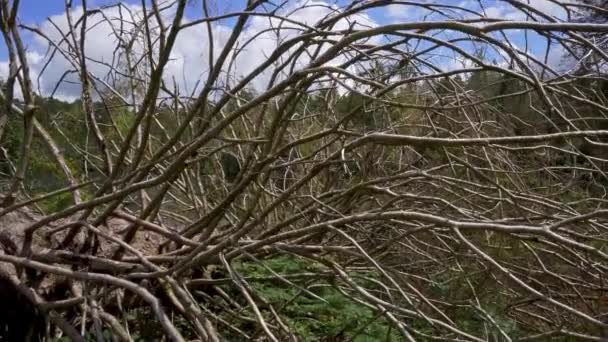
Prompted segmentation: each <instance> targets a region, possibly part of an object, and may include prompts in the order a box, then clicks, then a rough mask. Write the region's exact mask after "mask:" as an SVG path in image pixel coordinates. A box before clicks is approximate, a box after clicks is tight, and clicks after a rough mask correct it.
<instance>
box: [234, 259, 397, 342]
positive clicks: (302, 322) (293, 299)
mask: <svg viewBox="0 0 608 342" xmlns="http://www.w3.org/2000/svg"><path fill="white" fill-rule="evenodd" d="M263 263H264V265H265V266H266V267H264V266H263V265H261V264H259V263H254V262H249V261H247V262H245V261H235V262H234V269H235V270H236V271H237V272H239V274H240V275H241V276H243V277H246V278H247V277H255V278H268V277H271V276H272V273H271V272H270V271H269V270H268V268H269V269H271V270H273V271H274V272H276V273H279V274H285V275H289V274H297V273H305V272H311V271H316V272H319V271H322V270H323V266H322V265H321V264H318V263H314V262H310V261H307V260H304V259H300V258H295V257H290V256H277V257H273V258H269V259H266V260H264V261H263ZM359 276H368V277H375V274H373V273H367V274H359ZM250 283H251V284H252V286H253V288H254V289H255V291H256V293H257V294H258V295H259V296H261V297H262V298H264V299H265V300H266V301H267V302H268V303H269V304H271V305H273V306H274V307H275V308H276V309H277V310H279V309H280V310H281V313H282V315H283V317H287V318H286V323H288V325H289V326H290V327H291V329H293V333H294V334H296V335H297V336H298V337H299V338H300V339H301V340H302V341H319V340H323V339H330V340H331V339H332V338H339V337H340V338H346V337H351V338H353V340H354V341H399V340H400V338H399V336H398V335H396V331H395V330H394V329H391V326H390V324H389V323H388V322H387V321H386V320H385V319H384V317H382V316H380V317H376V316H377V314H376V313H375V312H374V311H373V310H372V309H370V308H368V307H366V306H363V305H361V304H358V303H356V302H354V301H352V300H351V299H350V298H348V297H346V296H344V295H343V294H342V293H340V291H338V290H337V289H336V288H335V287H334V286H335V285H331V284H320V283H319V282H318V281H316V282H315V286H306V284H300V286H301V287H303V288H307V289H308V290H309V291H311V292H313V293H314V294H316V295H317V296H319V297H320V298H322V299H323V300H319V299H318V298H314V297H312V296H309V295H307V294H305V293H303V292H302V291H300V290H299V289H297V288H295V287H293V286H287V285H284V284H282V283H278V282H267V281H251V282H250ZM365 285H366V286H369V285H370V284H368V283H366V284H365ZM268 317H269V318H270V315H268Z"/></svg>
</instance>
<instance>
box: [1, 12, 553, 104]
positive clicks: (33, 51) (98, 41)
mask: <svg viewBox="0 0 608 342" xmlns="http://www.w3.org/2000/svg"><path fill="white" fill-rule="evenodd" d="M245 1H246V0H229V1H222V0H212V1H211V2H212V3H214V5H213V7H212V8H211V11H212V13H226V12H231V11H237V10H239V9H242V8H243V6H244V4H245ZM305 1H316V2H322V1H324V2H327V3H329V2H333V0H289V2H288V5H287V6H288V7H291V8H292V9H295V8H298V4H301V3H302V2H305ZM420 1H421V2H424V1H427V2H434V3H442V4H447V5H465V6H466V7H467V8H469V9H475V10H479V9H480V8H479V6H478V2H477V0H433V1H431V0H420ZM87 2H88V7H89V8H96V7H99V6H103V5H108V4H113V3H116V0H88V1H87ZM146 2H147V3H148V4H149V3H150V0H146ZM161 2H162V0H161ZM345 2H346V1H345V0H339V3H340V4H344V3H345ZM122 3H123V4H133V5H139V4H140V3H141V0H129V1H122ZM482 3H483V5H484V6H485V8H486V10H487V15H488V16H489V17H493V18H499V19H513V20H524V19H525V18H524V17H522V16H521V13H518V12H517V11H515V10H514V9H513V8H512V7H510V6H508V5H506V4H505V3H504V2H502V1H498V0H483V1H482ZM533 3H534V5H535V7H536V8H538V9H541V10H544V11H547V12H548V13H551V14H553V15H557V16H559V15H560V12H561V11H560V10H559V8H557V9H556V8H555V6H552V5H551V2H550V1H548V0H533ZM79 5H80V0H74V7H77V6H79ZM302 12H305V13H302ZM366 14H367V15H368V18H367V19H365V18H364V19H365V20H368V21H369V22H371V23H373V24H374V25H383V24H390V23H395V22H411V21H416V20H445V19H446V18H445V17H439V16H435V17H431V18H425V17H424V16H425V14H428V12H426V13H425V11H423V10H421V9H412V8H411V7H410V8H408V9H407V10H406V9H405V8H404V7H401V6H394V5H393V6H389V7H385V8H382V9H376V10H373V11H370V12H368V13H366ZM49 16H55V17H54V19H55V21H57V22H60V21H61V20H64V18H65V17H64V0H21V6H20V11H19V18H20V21H21V22H22V23H25V24H27V25H33V26H40V27H41V28H42V29H43V30H45V32H48V33H52V32H53V31H54V28H53V27H52V26H50V25H49V24H48V22H46V18H47V17H49ZM201 16H202V11H201V6H200V0H194V1H192V2H191V5H189V6H188V7H187V12H186V17H187V18H188V19H196V18H200V17H201ZM319 16H321V17H322V16H323V15H322V13H321V14H319V13H318V12H315V11H308V12H306V11H300V12H298V13H297V14H296V17H297V20H302V21H307V22H309V23H312V22H314V21H316V20H318V19H319V18H320V17H319ZM264 20H267V19H262V18H260V17H258V18H257V19H256V18H253V19H251V20H250V27H251V30H252V32H253V31H255V30H256V29H257V30H258V31H260V30H263V29H265V27H264V24H263V23H262V22H263V21H264ZM91 22H93V21H91ZM90 25H93V24H90ZM217 30H218V32H217V33H218V34H217V36H218V37H221V36H222V33H223V35H224V36H227V32H229V31H230V22H228V21H227V22H223V23H221V25H220V24H219V23H218V27H217ZM110 33H111V32H107V30H106V31H104V30H101V29H100V30H97V31H95V32H93V31H92V32H91V34H89V36H88V38H87V54H89V53H90V54H92V56H91V57H92V58H94V59H96V60H106V61H107V60H108V59H111V58H112V57H111V55H108V51H112V50H113V44H114V43H113V42H111V41H109V39H108V36H110ZM508 37H509V39H511V40H512V42H513V43H514V44H516V45H517V46H518V47H519V48H521V49H524V47H525V45H524V35H523V31H519V32H509V33H508ZM444 38H445V37H444ZM452 38H453V37H452ZM529 38H530V40H529V48H530V51H532V53H533V54H534V55H536V56H542V55H543V53H544V51H545V48H546V40H545V39H544V38H540V37H538V36H536V35H535V34H532V33H530V35H529ZM23 39H24V41H25V44H26V48H27V49H28V52H29V53H30V57H31V58H32V62H31V63H30V64H31V66H32V70H33V72H35V73H36V72H38V71H40V69H41V68H42V67H43V65H44V57H45V54H46V44H45V42H43V41H42V40H41V39H39V38H38V39H34V37H33V36H32V35H30V34H28V33H27V32H24V33H23ZM206 39H207V37H206V34H204V28H203V27H202V26H197V27H196V28H193V29H188V30H185V31H182V32H181V33H180V42H179V43H178V44H177V46H176V49H175V54H174V56H172V57H173V59H174V60H175V61H174V62H173V64H172V65H171V66H170V68H173V69H171V70H173V72H172V73H171V72H169V74H171V75H172V77H177V78H181V79H182V80H183V85H184V87H192V86H193V85H194V84H195V83H196V81H198V80H199V79H200V77H201V75H203V74H204V72H205V70H204V69H205V68H204V66H201V63H200V61H201V60H205V58H203V55H204V54H205V47H204V46H205V44H206V42H205V40H206ZM499 39H502V38H499ZM221 42H222V40H221V39H220V41H219V42H218V44H216V45H221ZM462 46H463V47H464V48H465V49H467V50H469V51H472V50H473V49H472V45H471V44H462ZM256 48H257V49H258V50H259V51H249V52H248V54H245V57H246V58H244V59H243V61H244V64H246V65H245V66H244V67H243V69H244V71H245V72H246V71H247V70H249V69H250V68H253V67H255V66H256V65H257V63H259V62H261V61H262V60H263V59H264V54H265V53H268V52H269V51H272V45H271V44H270V45H268V42H265V41H260V42H259V43H256V44H255V45H254V46H253V48H252V49H253V50H255V49H256ZM439 52H442V51H439ZM559 57H560V51H559V50H555V51H554V52H553V53H552V56H551V59H552V60H553V63H555V62H556V61H559V59H560V58H559ZM437 58H438V59H441V58H444V57H441V56H439V57H437ZM490 58H491V59H497V60H498V62H499V63H500V62H501V61H500V59H501V57H500V55H495V56H491V57H490ZM6 59H7V56H6V49H5V47H4V44H2V43H0V73H1V72H3V71H4V70H6ZM450 59H451V58H450V56H446V57H445V60H446V61H445V62H441V61H440V62H437V63H439V64H441V65H443V66H444V67H446V68H455V67H463V66H465V65H464V64H463V65H455V64H454V63H456V64H458V63H460V62H458V61H456V60H452V61H450ZM491 59H490V60H491ZM503 62H504V59H503ZM450 63H452V65H449V64H450ZM3 65H4V66H3ZM91 68H92V69H93V70H95V66H92V67H91ZM67 69H69V63H67V62H66V61H63V62H62V61H58V62H57V63H54V64H53V65H52V66H51V68H48V70H46V71H45V73H44V75H43V77H40V78H36V77H33V78H36V80H37V81H38V82H39V85H38V86H39V89H40V92H42V93H44V92H48V91H50V90H49V89H53V88H54V87H53V86H52V84H54V82H56V81H57V80H58V78H59V77H60V75H61V74H63V72H65V70H67ZM96 70H97V71H98V72H100V73H103V68H98V69H96ZM1 76H2V75H1V74H0V77H1ZM36 76H37V75H36ZM60 90H61V92H63V96H64V97H70V96H71V95H73V94H77V86H74V85H72V86H69V85H66V86H65V87H63V88H62V89H60Z"/></svg>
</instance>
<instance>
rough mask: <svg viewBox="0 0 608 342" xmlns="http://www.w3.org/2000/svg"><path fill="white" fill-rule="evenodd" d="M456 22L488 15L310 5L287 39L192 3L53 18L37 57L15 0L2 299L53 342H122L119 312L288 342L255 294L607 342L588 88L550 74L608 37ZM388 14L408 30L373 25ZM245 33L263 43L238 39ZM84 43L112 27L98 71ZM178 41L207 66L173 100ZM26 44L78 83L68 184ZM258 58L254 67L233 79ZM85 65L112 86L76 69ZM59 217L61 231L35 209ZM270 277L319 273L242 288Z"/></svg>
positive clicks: (601, 141)
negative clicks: (80, 167)
mask: <svg viewBox="0 0 608 342" xmlns="http://www.w3.org/2000/svg"><path fill="white" fill-rule="evenodd" d="M472 3H475V4H477V5H476V6H481V7H479V8H481V10H472V9H470V8H465V7H460V6H457V5H454V4H445V3H444V2H441V1H437V2H418V1H365V0H361V1H352V2H349V3H348V4H346V5H339V4H333V5H330V4H326V3H323V2H320V1H310V2H306V1H303V2H298V3H297V6H296V7H299V9H298V10H301V9H302V8H304V7H306V8H312V9H315V10H319V13H323V16H322V17H319V18H314V20H313V21H304V20H302V19H298V16H297V15H294V12H295V11H296V9H295V7H294V4H293V3H290V2H285V3H283V4H281V5H277V3H273V2H268V1H262V0H249V1H248V2H247V4H246V5H244V7H243V8H241V9H234V8H231V9H229V10H227V11H223V10H222V6H221V4H219V3H212V2H211V1H207V0H202V1H199V2H197V1H190V2H189V1H186V0H171V1H158V0H151V1H144V0H142V1H141V6H139V7H138V9H135V8H134V7H130V6H126V5H123V4H116V5H108V6H106V7H103V8H89V7H87V1H85V0H82V2H81V3H79V4H78V5H79V6H81V7H79V8H74V6H76V4H72V1H71V0H66V1H65V16H66V17H65V20H66V22H67V26H66V27H62V26H61V25H59V24H57V23H54V22H52V21H51V23H53V25H54V27H55V28H56V32H52V33H51V32H47V31H44V30H41V29H40V28H39V27H34V26H28V25H26V24H24V23H21V22H20V21H19V13H20V10H23V9H20V8H19V1H18V0H12V1H10V0H1V1H0V4H1V6H0V14H1V16H0V17H1V29H2V34H3V38H4V42H5V45H6V49H7V51H8V58H9V60H8V64H9V74H8V75H7V76H6V78H5V80H4V88H3V89H2V103H3V105H2V109H1V112H0V137H1V136H2V135H5V134H6V133H7V132H6V130H5V127H6V122H7V120H8V119H9V118H11V117H18V118H20V119H22V120H23V124H24V129H23V138H22V139H20V147H19V151H20V152H19V154H18V156H19V157H18V159H16V160H9V162H10V164H11V165H12V168H11V171H10V172H11V175H10V177H9V179H8V180H6V182H5V183H6V189H5V192H4V195H3V197H2V199H1V202H2V207H0V247H1V248H0V251H2V253H0V266H1V271H2V279H3V283H7V284H10V285H11V286H12V288H14V290H15V291H16V292H17V293H19V294H20V296H23V297H24V298H26V300H27V302H28V303H30V305H32V306H33V307H35V308H36V309H37V310H38V311H39V312H40V313H41V315H42V316H43V317H44V319H45V323H46V325H47V329H46V330H45V338H46V339H48V340H53V339H54V338H56V337H58V336H61V335H65V336H68V337H69V338H70V339H72V340H74V341H83V340H84V337H83V332H84V331H93V332H94V335H95V336H96V339H97V340H98V341H102V340H104V335H103V334H102V331H104V330H109V331H111V332H112V336H113V338H114V339H116V340H131V339H132V338H133V336H132V333H133V332H132V331H131V328H130V326H129V324H128V322H127V319H126V315H127V312H126V311H127V310H126V308H127V307H130V308H132V307H135V306H136V307H139V308H142V309H143V310H147V312H149V313H151V314H152V315H153V316H154V317H155V318H156V319H157V320H158V322H159V323H160V325H161V326H162V329H163V334H164V335H165V336H166V338H167V339H168V340H173V341H184V340H186V339H189V338H190V339H198V340H201V341H222V340H225V339H226V336H227V334H233V335H236V336H240V338H241V340H264V341H266V340H269V341H288V340H289V341H291V340H293V341H296V340H300V339H301V338H302V337H301V336H298V332H297V330H296V328H295V326H294V320H292V319H291V318H290V316H289V312H287V311H286V310H285V309H284V307H283V306H278V305H275V304H274V303H272V302H270V301H268V300H267V299H265V298H264V296H263V294H261V293H259V291H258V289H259V287H258V286H257V285H258V284H260V283H273V284H279V286H283V287H286V288H288V287H291V288H293V289H295V290H297V291H296V293H297V295H296V297H297V296H307V297H310V298H312V299H316V300H319V301H322V300H323V299H322V298H319V296H317V295H316V294H315V289H316V288H319V287H323V286H326V287H332V288H334V289H336V290H337V291H339V292H340V293H341V294H342V295H344V296H345V297H346V298H348V300H350V301H352V303H353V304H354V305H358V306H361V307H364V308H366V310H371V311H372V312H374V314H375V315H376V317H375V318H373V319H372V320H370V321H369V322H368V323H367V324H372V323H373V321H375V320H384V321H386V322H388V325H389V326H390V327H391V329H393V331H396V332H397V333H398V334H399V336H400V337H399V338H400V339H401V340H407V341H415V340H435V339H436V340H452V341H454V340H458V341H464V340H466V341H469V340H471V341H487V340H496V341H511V340H522V341H523V340H547V339H548V338H551V337H555V336H562V337H571V338H574V339H580V340H591V341H600V340H602V339H603V338H606V337H607V336H608V335H607V333H608V329H607V328H608V323H606V322H607V321H606V318H605V315H606V314H607V313H608V297H607V296H606V295H607V291H608V286H607V285H606V284H605V281H606V280H605V276H606V274H607V273H608V251H607V250H606V241H607V240H606V239H608V227H607V224H608V210H607V209H606V184H608V176H607V175H606V165H608V164H606V163H607V162H608V156H607V155H606V152H605V151H606V148H608V145H607V144H608V141H607V140H606V138H607V137H608V130H604V129H603V127H604V126H602V125H600V124H598V122H602V120H606V119H607V118H608V117H607V116H606V115H607V114H608V101H607V98H606V95H607V93H606V91H605V90H606V89H607V88H606V86H605V85H604V86H603V87H604V88H603V90H602V88H601V86H598V85H600V84H606V83H602V82H606V81H607V80H606V75H605V71H606V70H605V69H602V68H595V69H594V70H592V71H590V72H588V73H585V74H584V75H581V74H580V73H574V72H573V71H574V70H578V68H576V67H568V68H557V67H556V66H555V65H554V64H552V63H551V60H550V58H551V54H552V51H554V50H556V51H564V52H563V53H565V54H568V53H571V54H572V55H573V56H577V54H575V53H574V52H573V51H575V50H576V51H582V50H584V51H589V52H590V53H591V52H592V55H593V58H595V59H596V60H603V61H604V62H607V61H608V55H607V53H606V51H605V50H603V49H601V48H598V46H600V45H598V39H604V41H605V38H606V37H608V36H607V32H608V24H597V23H585V22H580V20H578V21H574V20H571V19H572V18H574V17H575V13H576V12H577V11H581V10H582V9H584V11H591V10H596V11H605V9H601V8H590V7H589V6H586V7H585V5H581V4H578V3H572V2H570V1H568V2H566V1H557V0H555V1H553V0H551V1H548V3H550V4H551V6H552V8H553V9H554V10H560V11H561V12H562V14H563V15H561V16H557V15H555V14H554V13H553V12H551V13H550V12H548V11H544V10H542V9H540V8H538V7H536V6H535V5H534V4H533V2H526V1H519V0H508V1H504V2H503V3H501V6H505V8H508V9H509V11H511V13H515V14H516V15H514V16H513V18H514V19H513V20H511V19H509V18H502V17H501V18H497V17H493V16H492V14H491V13H492V12H491V11H490V10H489V9H487V8H484V7H483V6H484V5H483V2H479V3H477V2H474V1H472ZM581 6H582V7H581ZM383 10H391V11H402V12H404V13H406V12H415V11H418V12H419V13H422V14H421V17H420V18H426V19H425V20H416V21H407V20H405V19H404V20H400V21H395V22H392V23H374V22H373V21H370V20H369V13H372V12H374V11H383ZM187 11H189V12H188V13H190V12H196V13H198V17H197V18H191V15H188V16H187V15H186V14H185V13H186V12H187ZM577 18H578V17H577ZM254 20H264V21H266V22H267V23H268V25H267V28H266V29H265V30H263V31H260V32H255V34H251V33H250V31H248V26H249V25H251V22H252V21H254ZM225 22H229V23H230V25H229V27H230V31H229V32H228V33H226V32H225V31H222V32H219V31H220V30H219V29H218V26H217V24H218V23H225ZM96 25H107V26H108V27H110V28H111V31H112V37H111V39H112V41H115V50H114V51H113V55H114V56H115V57H116V58H114V59H113V60H112V61H99V60H95V59H93V58H91V56H90V55H89V54H88V49H89V48H90V46H89V45H90V43H89V42H90V41H89V40H87V36H88V34H89V30H90V29H91V27H94V26H96ZM224 27H225V26H224ZM187 30H199V31H200V32H204V35H205V36H206V43H205V47H206V48H207V49H208V50H207V51H206V52H205V54H204V56H202V57H201V60H200V61H199V62H200V63H204V64H205V65H207V66H208V67H207V70H206V72H205V74H203V75H202V76H201V77H200V82H199V83H197V87H196V88H195V89H189V90H187V89H184V87H180V86H179V84H180V81H179V80H176V79H171V78H170V77H167V74H168V72H167V69H168V65H170V64H171V63H172V61H173V59H174V58H175V56H174V54H173V52H174V48H175V44H176V42H177V41H178V39H179V37H180V35H182V34H184V32H185V31H187ZM515 30H519V31H520V32H523V33H522V36H523V37H524V38H525V40H524V41H523V43H522V42H521V41H517V42H515V41H513V38H512V35H511V33H512V32H514V31H515ZM25 32H27V34H33V35H35V36H37V38H38V39H41V40H44V41H46V42H47V43H48V46H49V50H48V52H47V56H46V57H45V60H46V61H47V62H46V63H48V64H47V65H52V63H53V62H54V61H56V60H58V59H62V60H64V61H66V62H67V63H68V65H69V66H70V69H69V70H68V71H66V74H65V75H64V76H65V77H62V78H61V79H60V80H59V83H65V82H66V79H68V78H70V77H72V78H74V76H75V79H77V82H76V83H77V84H78V86H79V87H80V88H79V89H80V99H81V104H82V106H81V111H82V120H83V124H84V125H86V127H87V129H88V131H89V132H90V137H91V141H90V143H88V142H87V144H85V145H83V146H78V143H76V142H74V143H73V144H72V147H73V150H74V151H77V152H78V153H79V154H80V156H81V159H82V162H83V163H84V164H87V165H89V167H87V168H85V172H77V171H76V170H75V169H74V167H73V166H72V165H70V162H69V161H68V158H67V157H66V156H65V153H66V152H65V148H61V147H60V144H59V143H58V142H57V138H56V137H57V136H60V135H61V136H64V137H65V138H66V140H68V141H70V138H73V137H71V136H70V132H63V131H61V129H60V128H59V127H58V126H56V125H51V126H48V125H47V126H45V125H44V124H42V123H41V122H40V120H39V119H38V115H39V112H40V109H41V107H40V105H39V104H38V103H37V101H39V100H40V98H39V97H38V95H41V94H38V93H37V90H36V80H35V79H33V77H35V76H34V75H33V73H32V72H31V68H30V66H29V64H28V63H29V61H28V56H27V51H26V47H25V46H24V43H23V41H22V38H21V36H22V35H23V34H24V33H25ZM590 33H592V34H593V35H592V36H593V37H596V38H594V40H590V39H587V38H585V37H589V36H590V35H589V34H590ZM220 35H223V36H222V37H223V38H221V39H220V37H219V36H220ZM531 36H535V37H537V38H536V40H534V42H533V41H532V38H530V37H531ZM269 37H271V38H273V39H274V40H273V41H274V45H273V47H272V49H271V51H270V53H268V54H267V55H266V56H265V58H264V59H263V60H261V61H248V60H245V59H243V57H242V56H243V55H244V54H246V52H247V51H248V49H251V48H253V47H255V45H256V44H260V41H261V40H268V39H269ZM597 37H600V38H597ZM602 37H603V38H602ZM529 39H530V40H529ZM538 41H544V42H547V44H548V46H547V48H546V49H545V50H544V51H546V53H544V54H542V55H538V54H537V53H536V52H535V51H537V50H535V49H534V46H532V45H533V44H538ZM218 42H221V44H220V43H218ZM481 52H483V53H481ZM491 56H494V57H491ZM583 58H587V57H583ZM492 59H498V60H497V61H496V62H494V61H492ZM578 62H581V63H583V62H584V61H583V60H582V59H579V61H578ZM244 63H259V65H253V66H251V65H247V66H244V65H243V64H244ZM99 65H103V67H104V68H105V70H106V72H107V73H106V74H105V75H100V74H99V73H96V72H93V71H91V70H93V69H92V68H94V67H95V66H99ZM49 68H50V67H49ZM47 70H48V69H47V66H45V67H44V68H43V69H42V70H40V74H42V75H44V73H45V72H47ZM96 70H98V69H96ZM476 77H477V78H478V79H480V80H481V81H479V82H478V84H473V83H474V80H475V79H476ZM59 87H61V84H58V85H57V88H59ZM17 89H18V92H17V91H16V90H17ZM497 89H498V90H497ZM17 93H19V94H21V95H19V96H18V95H17ZM98 104H103V105H104V106H106V107H107V108H109V109H108V110H105V111H102V110H101V109H100V106H99V105H98ZM116 108H118V109H120V115H122V117H121V120H123V121H120V122H119V118H118V115H119V114H117V113H118V112H119V110H117V109H116ZM125 117H126V118H127V119H126V120H125V119H124V118H125ZM125 122H126V123H127V124H126V125H125V124H124V123H125ZM168 125H170V126H171V127H168ZM35 141H40V142H42V144H41V145H40V146H44V147H45V149H46V150H37V149H35V148H33V147H32V146H34V145H33V143H34V142H35ZM36 146H38V145H36ZM36 154H48V155H49V156H51V158H52V160H53V161H54V163H56V165H57V167H58V169H59V170H61V172H62V174H63V177H64V180H65V186H64V187H62V188H58V189H55V190H54V191H52V192H48V193H42V194H40V193H37V194H32V193H30V192H28V189H27V188H26V187H24V186H23V184H24V182H25V181H26V176H27V171H28V168H29V167H31V166H30V165H31V163H30V161H31V160H32V158H33V157H34V156H35V155H36ZM5 155H6V153H5ZM8 159H10V158H8ZM89 169H90V170H92V171H88V170H89ZM64 194H71V201H72V203H71V204H70V205H68V206H67V207H65V208H62V209H60V210H56V211H53V212H39V211H38V210H37V209H36V204H38V203H40V202H41V201H45V200H48V199H53V198H58V197H59V196H61V195H64ZM84 194H87V195H86V196H85V195H84ZM276 256H290V257H294V258H298V259H301V260H305V261H306V262H308V263H310V264H314V265H315V267H313V268H311V269H310V271H307V272H304V273H297V274H282V273H279V272H275V271H272V270H271V271H272V272H271V276H269V277H262V278H260V277H256V276H248V275H246V274H243V272H242V269H240V268H239V267H238V265H239V263H241V264H242V262H243V261H247V262H251V263H254V264H258V265H261V266H262V267H266V266H265V265H266V263H267V260H269V259H270V258H272V257H276ZM217 274H220V276H217ZM59 288H61V290H60V289H59ZM226 288H230V289H232V291H233V292H232V293H234V296H238V300H236V298H233V297H231V295H230V294H227V293H226V291H225V289H226ZM212 292H213V294H214V295H212V294H211V293H212ZM327 305H331V304H330V303H327ZM463 315H467V317H468V318H467V320H464V319H462V317H463ZM226 317H230V319H229V320H227V319H226ZM470 320H474V321H475V322H477V323H476V324H478V325H477V327H481V328H479V329H473V330H471V328H470V326H468V325H467V324H470V322H469V321H470ZM243 322H244V323H247V324H249V325H251V326H253V328H251V329H249V330H248V331H244V330H243V329H240V328H239V326H240V324H241V323H243ZM178 325H179V326H180V328H179V329H178ZM365 328H366V327H365V326H362V327H361V332H362V331H363V330H364V329H365ZM186 330H187V331H188V334H189V335H188V336H189V337H187V336H186V337H184V335H185V333H184V331H186ZM390 335H391V333H390V331H389V332H388V333H387V336H390ZM327 338H336V340H337V338H338V337H332V336H328V337H327ZM354 338H355V336H347V337H344V340H349V339H351V340H352V339H354ZM387 338H388V337H387Z"/></svg>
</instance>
